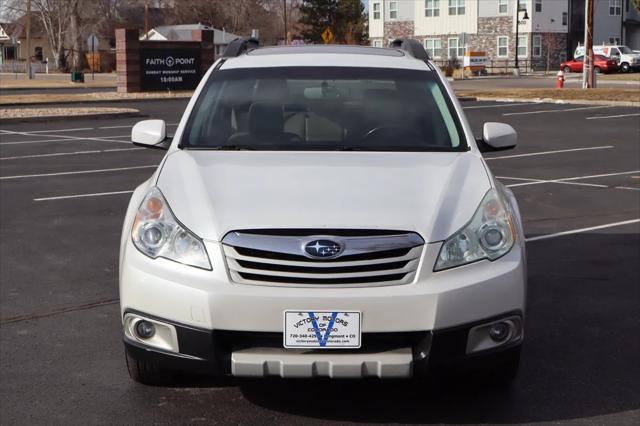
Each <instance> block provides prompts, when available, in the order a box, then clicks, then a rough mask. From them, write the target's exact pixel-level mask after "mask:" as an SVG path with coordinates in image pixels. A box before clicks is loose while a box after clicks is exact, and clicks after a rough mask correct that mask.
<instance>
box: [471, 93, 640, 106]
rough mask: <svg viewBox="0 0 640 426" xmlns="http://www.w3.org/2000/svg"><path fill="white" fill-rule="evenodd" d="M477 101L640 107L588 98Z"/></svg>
mask: <svg viewBox="0 0 640 426" xmlns="http://www.w3.org/2000/svg"><path fill="white" fill-rule="evenodd" d="M476 100H478V101H491V102H510V103H516V102H527V103H541V104H558V105H562V104H566V105H603V106H618V107H640V102H630V101H604V100H603V101H593V100H588V99H551V98H542V99H541V98H530V99H513V98H498V97H495V98H494V97H487V96H479V97H477V98H476Z"/></svg>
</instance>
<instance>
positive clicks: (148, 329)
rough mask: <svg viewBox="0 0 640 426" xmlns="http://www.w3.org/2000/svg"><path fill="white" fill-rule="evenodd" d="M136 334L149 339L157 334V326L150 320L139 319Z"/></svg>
mask: <svg viewBox="0 0 640 426" xmlns="http://www.w3.org/2000/svg"><path fill="white" fill-rule="evenodd" d="M136 334H137V335H138V337H140V338H141V339H149V338H151V337H153V335H154V334H156V327H155V326H154V325H153V323H150V322H149V321H144V320H142V321H138V323H137V324H136Z"/></svg>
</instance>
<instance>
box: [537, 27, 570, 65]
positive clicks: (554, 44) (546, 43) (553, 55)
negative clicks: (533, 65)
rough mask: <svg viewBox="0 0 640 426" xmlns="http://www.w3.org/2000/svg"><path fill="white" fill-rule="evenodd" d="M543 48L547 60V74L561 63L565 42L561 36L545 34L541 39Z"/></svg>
mask: <svg viewBox="0 0 640 426" xmlns="http://www.w3.org/2000/svg"><path fill="white" fill-rule="evenodd" d="M541 47H542V49H543V51H544V55H545V58H546V70H545V73H548V72H549V70H550V69H551V67H552V65H553V64H556V63H559V57H560V54H561V53H562V52H563V51H564V48H565V45H564V40H562V38H561V35H560V34H555V33H544V34H542V38H541Z"/></svg>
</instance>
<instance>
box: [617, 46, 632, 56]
mask: <svg viewBox="0 0 640 426" xmlns="http://www.w3.org/2000/svg"><path fill="white" fill-rule="evenodd" d="M619 49H620V51H621V52H622V53H624V54H625V55H628V54H630V53H633V50H631V49H629V48H628V47H627V46H620V47H619Z"/></svg>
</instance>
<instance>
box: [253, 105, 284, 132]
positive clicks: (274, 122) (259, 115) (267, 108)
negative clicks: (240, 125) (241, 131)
mask: <svg viewBox="0 0 640 426" xmlns="http://www.w3.org/2000/svg"><path fill="white" fill-rule="evenodd" d="M283 131H284V109H283V107H282V104H275V103H268V102H254V103H252V104H251V107H250V108H249V132H250V133H252V134H255V135H258V136H259V135H274V134H279V133H282V132H283Z"/></svg>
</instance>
